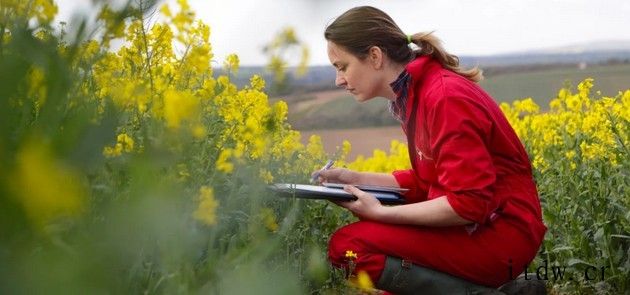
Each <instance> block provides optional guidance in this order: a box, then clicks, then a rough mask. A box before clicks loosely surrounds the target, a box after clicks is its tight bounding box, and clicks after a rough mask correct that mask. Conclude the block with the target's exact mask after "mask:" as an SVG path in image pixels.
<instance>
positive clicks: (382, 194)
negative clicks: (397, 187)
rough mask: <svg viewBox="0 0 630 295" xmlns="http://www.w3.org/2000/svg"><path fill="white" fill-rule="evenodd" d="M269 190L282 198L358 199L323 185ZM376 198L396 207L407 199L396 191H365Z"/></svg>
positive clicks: (280, 185)
mask: <svg viewBox="0 0 630 295" xmlns="http://www.w3.org/2000/svg"><path fill="white" fill-rule="evenodd" d="M357 187H358V186H357ZM268 188H269V189H270V190H272V191H274V192H276V193H277V194H278V195H279V196H281V197H289V198H290V197H295V198H301V199H321V200H331V201H353V200H356V199H357V197H355V196H354V195H352V194H351V193H349V192H346V191H345V190H343V185H341V187H330V186H321V185H309V184H295V183H275V184H271V185H269V186H268ZM364 191H365V192H367V193H370V194H372V195H374V196H375V197H376V199H378V200H379V201H380V202H381V203H382V204H387V205H396V204H404V203H405V199H404V198H403V196H402V195H401V194H400V192H396V191H391V190H389V191H387V190H380V191H379V190H364Z"/></svg>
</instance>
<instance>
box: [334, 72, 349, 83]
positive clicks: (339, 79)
mask: <svg viewBox="0 0 630 295" xmlns="http://www.w3.org/2000/svg"><path fill="white" fill-rule="evenodd" d="M346 84H347V82H346V78H344V77H343V76H341V75H340V74H339V72H337V76H336V77H335V85H337V87H344V86H346Z"/></svg>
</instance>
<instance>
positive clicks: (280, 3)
mask: <svg viewBox="0 0 630 295" xmlns="http://www.w3.org/2000/svg"><path fill="white" fill-rule="evenodd" d="M57 2H58V4H59V6H60V14H59V18H60V19H64V18H65V19H69V18H70V15H72V13H73V11H76V10H78V9H81V7H87V4H86V3H89V1H85V0H58V1H57ZM166 2H168V3H169V4H170V5H174V3H175V2H176V1H175V0H166ZM163 3H165V2H163ZM189 4H190V5H191V7H192V8H193V10H195V11H196V13H197V17H198V18H200V19H202V20H203V21H204V22H205V23H207V24H209V25H210V28H211V35H210V38H211V42H212V47H213V51H214V54H215V59H216V60H218V61H222V60H223V58H224V57H225V55H227V54H229V53H236V54H238V55H239V57H240V59H241V64H242V65H262V64H264V63H266V61H267V58H266V57H265V56H264V55H263V54H262V49H261V48H262V46H263V45H264V44H265V43H267V42H269V40H271V39H272V37H273V36H274V35H275V34H276V33H277V32H278V31H280V30H281V29H282V28H283V27H284V26H292V27H294V28H295V30H296V33H297V36H298V38H300V39H301V40H302V41H303V42H305V43H306V44H307V45H308V46H309V48H310V50H311V60H310V64H311V65H321V64H328V63H329V62H328V58H327V55H326V42H325V40H324V39H323V31H324V28H325V27H326V25H327V24H328V23H330V22H331V21H332V20H333V19H334V18H335V17H336V16H338V15H340V14H341V13H343V12H344V11H346V10H347V9H349V8H351V7H354V6H359V5H371V6H375V7H377V8H379V9H381V10H383V11H385V12H386V13H388V14H389V15H390V16H392V18H393V19H394V20H395V21H396V22H397V23H398V25H399V26H400V27H401V28H402V29H403V31H405V32H406V33H410V34H411V33H416V32H420V31H432V30H435V31H436V32H435V33H436V34H437V36H438V37H440V38H441V39H442V41H443V42H444V45H445V47H446V48H447V50H449V51H450V52H451V53H454V54H458V55H490V54H496V53H507V52H514V51H527V50H532V49H545V48H550V47H557V46H565V45H572V44H580V43H588V42H606V41H607V40H630V1H629V0H603V1H587V0H475V1H470V0H415V1H412V0H385V1H354V0H344V1H333V0H322V1H316V0H267V1H263V0H231V1H226V0H216V1H215V0H189Z"/></svg>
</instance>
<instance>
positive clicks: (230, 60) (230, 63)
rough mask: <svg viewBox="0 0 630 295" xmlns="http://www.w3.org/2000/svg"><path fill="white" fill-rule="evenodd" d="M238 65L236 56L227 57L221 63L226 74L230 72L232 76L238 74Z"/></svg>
mask: <svg viewBox="0 0 630 295" xmlns="http://www.w3.org/2000/svg"><path fill="white" fill-rule="evenodd" d="M238 65H239V59H238V55H236V54H230V55H228V56H227V57H226V58H225V61H224V62H223V67H224V68H225V70H226V71H228V72H231V73H232V74H234V75H236V74H237V73H238Z"/></svg>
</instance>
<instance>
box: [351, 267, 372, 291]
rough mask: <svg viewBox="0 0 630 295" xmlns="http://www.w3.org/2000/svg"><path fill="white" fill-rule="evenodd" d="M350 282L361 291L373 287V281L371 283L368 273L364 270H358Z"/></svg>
mask: <svg viewBox="0 0 630 295" xmlns="http://www.w3.org/2000/svg"><path fill="white" fill-rule="evenodd" d="M350 283H351V284H352V285H354V286H355V287H357V288H359V289H361V290H363V291H370V290H373V289H374V283H372V279H371V278H370V275H368V273H367V272H366V271H365V270H360V271H359V272H358V273H357V276H356V278H353V279H352V280H351V281H350Z"/></svg>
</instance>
